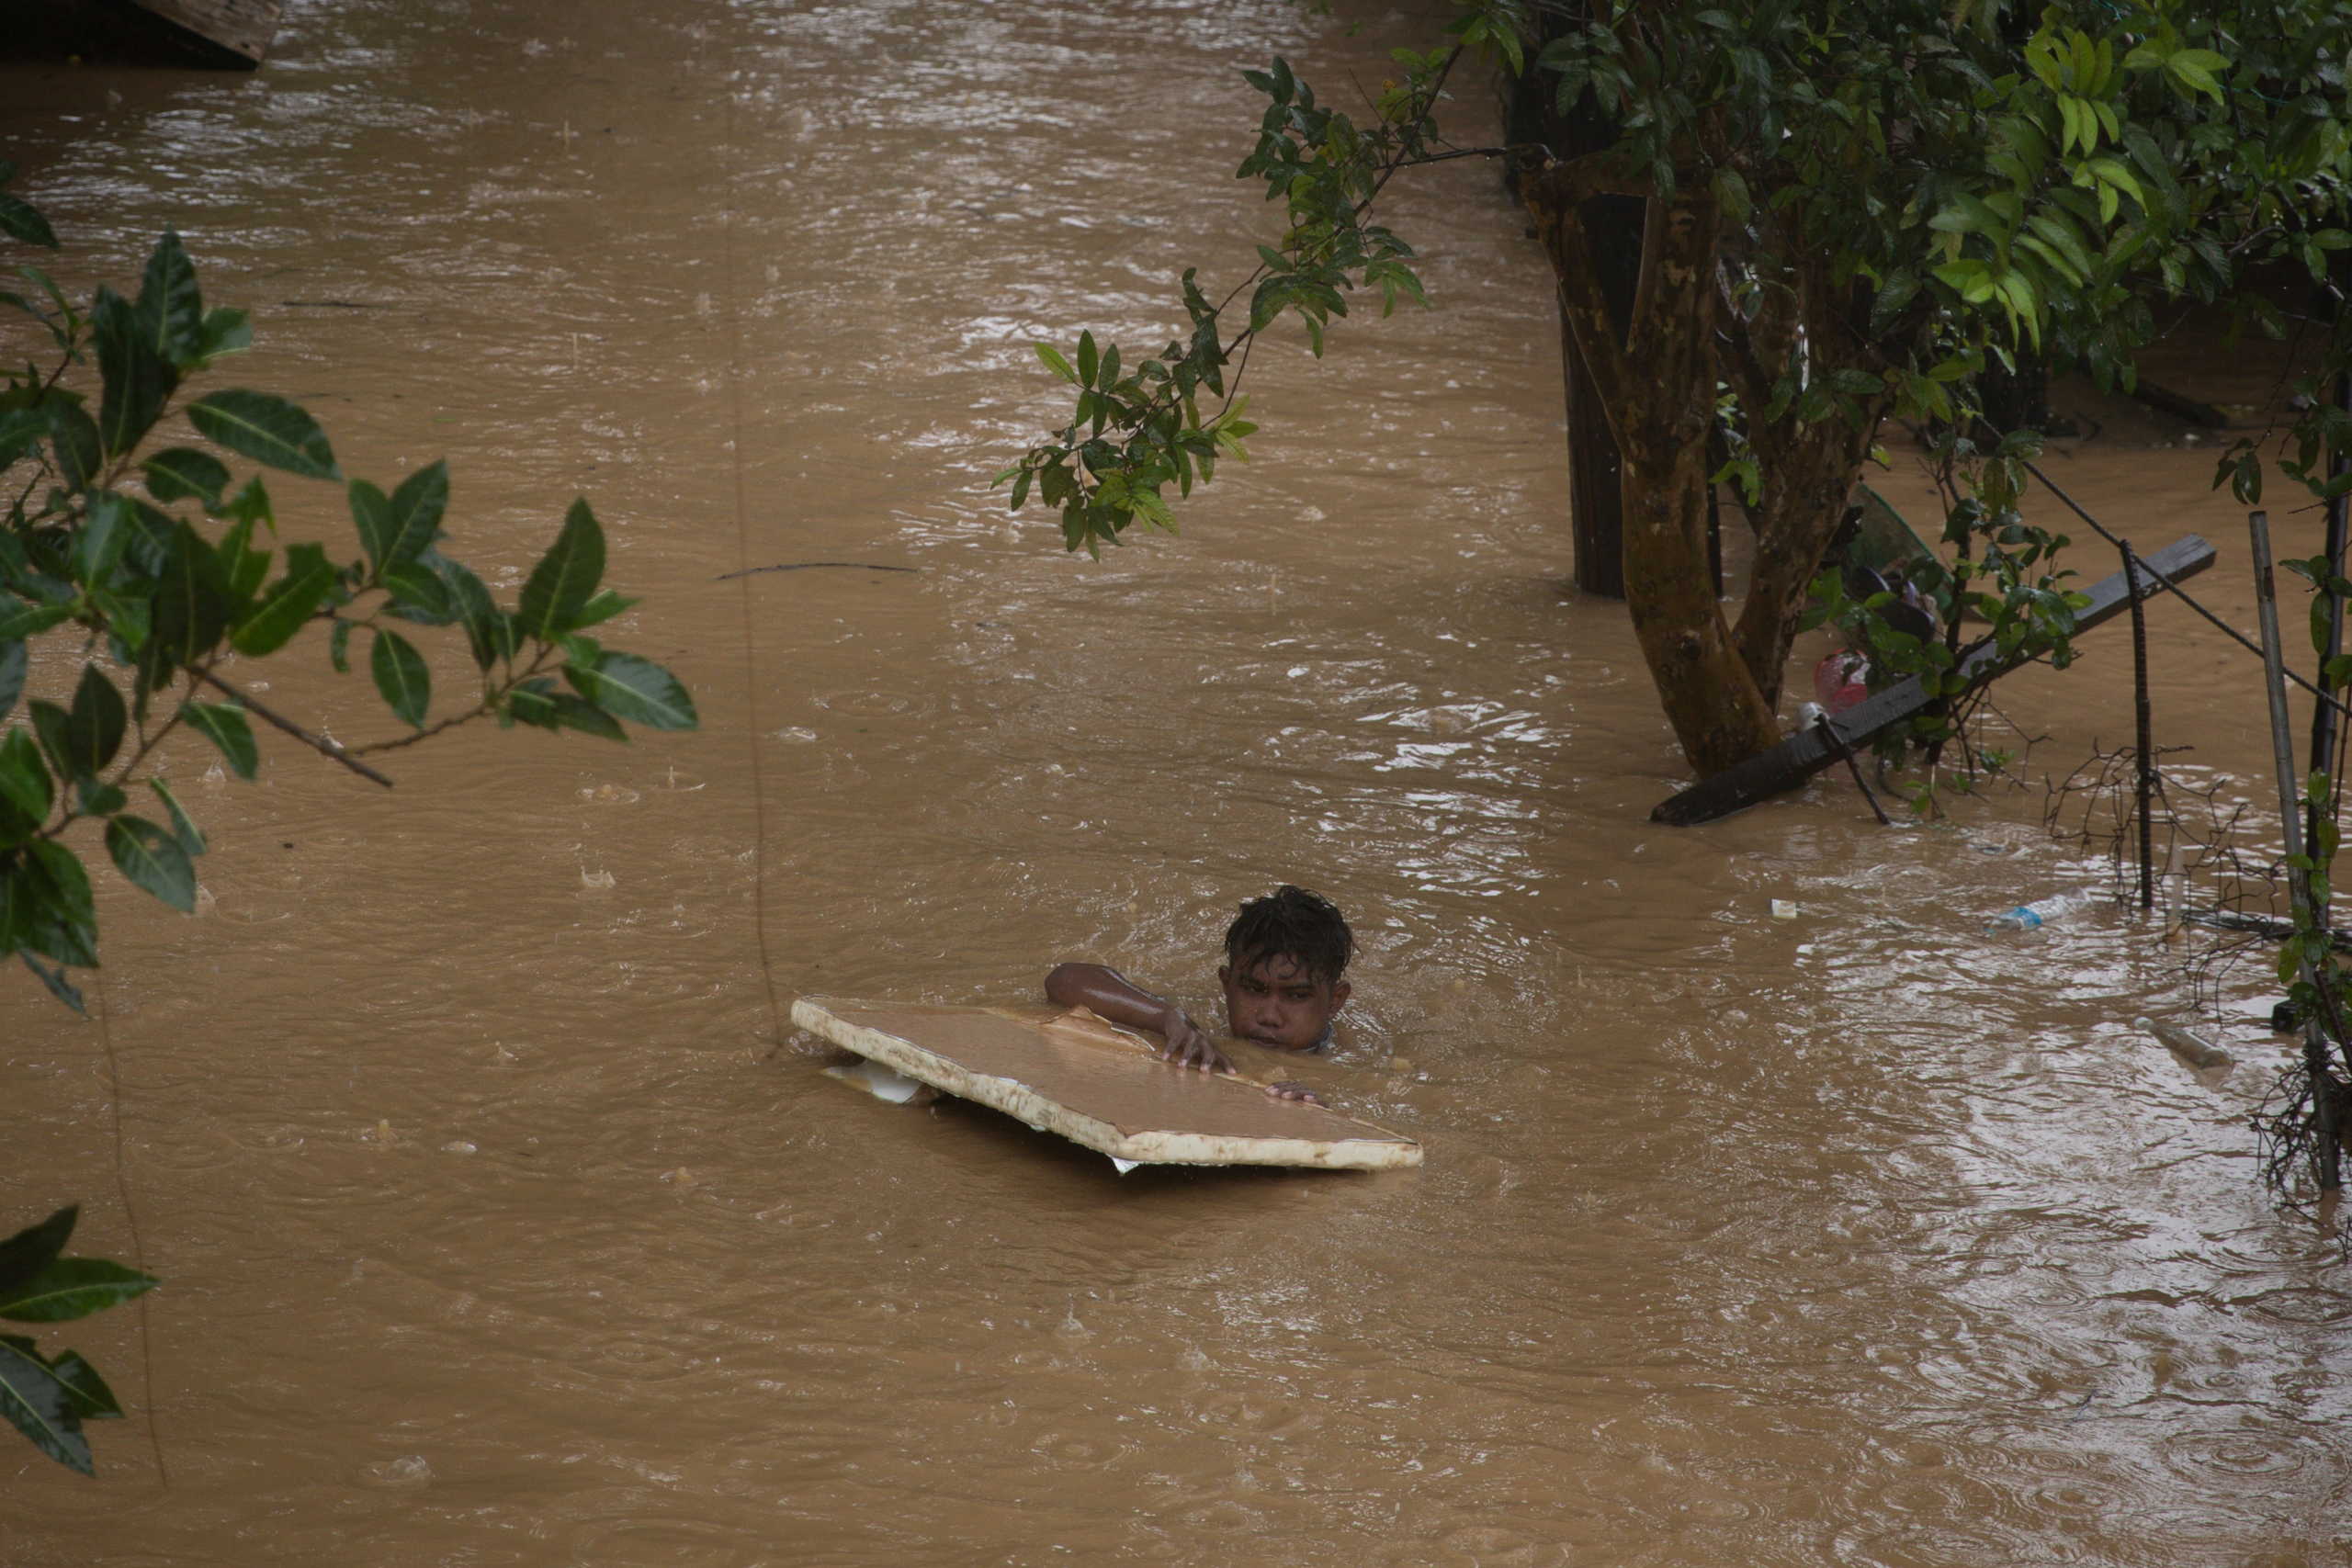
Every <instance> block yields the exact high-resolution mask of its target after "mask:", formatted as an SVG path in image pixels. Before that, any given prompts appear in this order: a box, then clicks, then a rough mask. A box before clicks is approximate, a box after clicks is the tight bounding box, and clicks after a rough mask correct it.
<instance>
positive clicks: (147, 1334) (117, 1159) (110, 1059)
mask: <svg viewBox="0 0 2352 1568" xmlns="http://www.w3.org/2000/svg"><path fill="white" fill-rule="evenodd" d="M90 990H91V992H92V994H93V995H95V996H96V998H97V1000H98V1044H99V1047H100V1049H102V1050H103V1051H104V1052H105V1053H106V1059H107V1112H108V1116H107V1120H108V1121H109V1122H112V1123H113V1127H114V1192H115V1197H116V1198H117V1199H118V1200H119V1201H120V1202H121V1204H122V1218H123V1222H124V1224H126V1225H127V1226H128V1227H129V1228H130V1262H131V1266H132V1267H133V1268H135V1269H138V1270H139V1271H140V1272H141V1274H144V1273H145V1272H147V1248H146V1246H145V1244H144V1243H142V1242H141V1240H140V1239H139V1212H138V1211H137V1210H136V1209H133V1208H132V1207H131V1206H130V1178H129V1177H128V1175H127V1174H126V1173H125V1171H124V1169H123V1158H122V1067H121V1066H120V1064H119V1063H118V1062H117V1061H116V1060H115V1055H114V1025H113V1023H112V1021H111V1020H110V1018H109V1015H108V1013H107V992H106V987H104V986H103V985H96V986H92V987H90ZM138 1306H139V1377H140V1382H141V1384H142V1386H143V1388H144V1390H145V1395H146V1397H145V1398H144V1399H143V1400H142V1401H141V1403H142V1404H144V1405H145V1406H146V1409H147V1445H148V1447H149V1448H151V1449H153V1450H154V1454H155V1474H156V1476H157V1478H158V1479H159V1480H160V1481H161V1482H162V1483H163V1486H164V1490H165V1491H166V1492H168V1491H170V1490H171V1486H172V1472H171V1467H170V1466H169V1465H166V1464H165V1463H164V1439H163V1436H162V1434H160V1433H159V1432H157V1431H156V1429H155V1328H154V1325H153V1323H151V1322H150V1321H149V1320H148V1316H147V1297H146V1295H145V1293H144V1292H141V1294H140V1296H139V1298H138Z"/></svg>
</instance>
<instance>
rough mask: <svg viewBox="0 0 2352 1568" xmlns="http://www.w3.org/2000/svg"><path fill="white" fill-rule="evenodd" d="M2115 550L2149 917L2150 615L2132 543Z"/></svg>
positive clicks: (2152, 878)
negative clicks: (2127, 611) (2126, 599)
mask: <svg viewBox="0 0 2352 1568" xmlns="http://www.w3.org/2000/svg"><path fill="white" fill-rule="evenodd" d="M2116 548H2117V549H2119V550H2120V551H2121V552H2122V555H2123V591H2124V592H2126V593H2128V594H2130V595H2131V708H2132V716H2133V717H2134V718H2135V719H2136V720H2137V721H2138V724H2139V729H2140V737H2139V750H2140V912H2141V913H2142V914H2146V913H2147V912H2148V911H2149V910H2151V909H2154V908H2155V907H2156V849H2155V823H2154V816H2153V813H2152V812H2151V810H2150V807H2152V805H2153V804H2154V800H2155V795H2156V753H2155V741H2154V738H2153V732H2154V728H2155V726H2154V724H2153V723H2152V722H2151V719H2150V716H2149V710H2148V613H2147V611H2146V610H2145V609H2144V608H2143V606H2142V604H2141V600H2142V599H2143V597H2145V595H2144V594H2143V592H2141V588H2140V581H2141V574H2140V558H2139V557H2138V556H2136V555H2134V554H2132V552H2131V540H2129V539H2121V540H2118V541H2117V543H2116Z"/></svg>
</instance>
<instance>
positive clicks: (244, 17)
mask: <svg viewBox="0 0 2352 1568" xmlns="http://www.w3.org/2000/svg"><path fill="white" fill-rule="evenodd" d="M130 3H131V4H132V5H133V6H137V7H138V8H139V9H140V10H141V11H145V12H147V13H148V14H150V15H151V16H154V17H160V18H162V19H163V20H164V21H166V22H169V23H170V24H171V25H172V26H174V27H175V28H180V29H182V30H183V31H185V32H188V33H192V34H194V35H195V36H196V37H197V38H198V39H202V40H204V42H206V43H209V44H211V45H214V46H216V47H217V48H218V49H219V50H220V51H225V52H226V54H227V55H230V56H233V57H234V58H233V59H230V60H225V61H224V62H223V63H226V64H231V65H241V66H243V67H244V68H246V69H248V70H249V69H251V68H252V67H254V66H255V65H258V64H260V63H261V57H262V56H263V55H265V54H266V53H267V52H269V40H270V39H273V38H276V37H277V22H278V16H279V13H280V12H281V11H283V10H284V9H285V7H284V6H283V5H282V4H281V0H130Z"/></svg>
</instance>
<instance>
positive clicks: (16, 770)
mask: <svg viewBox="0 0 2352 1568" xmlns="http://www.w3.org/2000/svg"><path fill="white" fill-rule="evenodd" d="M56 800H57V793H56V789H55V786H53V785H52V784H51V783H50V779H49V769H48V768H47V767H46V766H44V765H43V764H42V762H41V760H40V747H39V746H37V745H35V744H34V743H33V738H32V736H31V735H29V734H28V733H27V732H26V730H25V728H24V727H23V726H21V725H19V726H17V727H16V728H12V729H10V730H9V731H8V735H7V739H5V740H0V844H19V843H22V842H24V840H27V839H29V838H31V837H32V836H33V835H34V834H35V833H37V832H39V831H40V825H41V824H42V823H43V822H45V821H47V820H48V819H49V808H50V807H51V806H52V805H54V804H56Z"/></svg>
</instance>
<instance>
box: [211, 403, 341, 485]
mask: <svg viewBox="0 0 2352 1568" xmlns="http://www.w3.org/2000/svg"><path fill="white" fill-rule="evenodd" d="M187 417H188V423H191V424H193V425H195V426H196V428H197V430H198V432H199V433H200V434H202V435H203V436H204V438H205V439H206V440H208V441H210V442H213V443H215V444H216V445H219V446H226V447H227V448H228V449H229V450H230V451H232V452H236V453H241V454H243V456H245V457H251V458H252V459H254V461H255V462H257V463H266V464H268V465H269V466H270V467H271V468H283V469H285V470H286V471H287V472H288V473H289V474H300V475H301V476H303V477H304V478H305V479H341V478H342V477H343V470H342V469H340V468H336V467H335V461H334V451H333V449H332V448H330V447H329V446H328V445H327V434H326V432H325V431H323V430H322V429H321V428H319V422H318V421H317V420H314V419H312V418H311V416H310V415H309V414H308V413H306V412H303V411H302V409H301V408H300V406H298V405H297V404H294V403H291V402H288V400H286V399H284V398H281V397H277V396H276V395H275V394H272V393H269V392H254V391H246V390H243V389H237V388H232V389H230V390H228V391H225V392H214V393H212V394H210V395H209V396H208V397H202V398H198V400H196V401H194V402H192V403H190V404H188V406H187Z"/></svg>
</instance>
